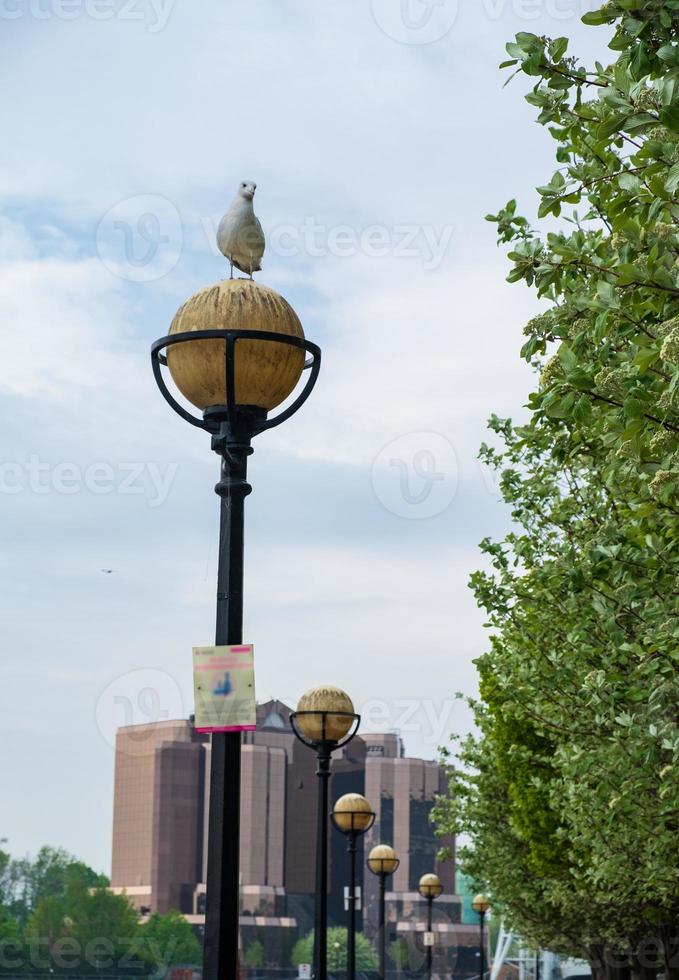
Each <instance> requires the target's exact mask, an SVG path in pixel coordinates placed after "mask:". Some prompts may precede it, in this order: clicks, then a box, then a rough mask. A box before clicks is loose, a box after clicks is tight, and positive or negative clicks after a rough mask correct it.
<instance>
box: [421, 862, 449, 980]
mask: <svg viewBox="0 0 679 980" xmlns="http://www.w3.org/2000/svg"><path fill="white" fill-rule="evenodd" d="M417 890H418V891H419V893H420V895H421V896H422V898H426V900H427V932H428V933H430V934H431V931H432V921H431V910H432V904H433V902H434V899H435V898H438V897H439V895H440V894H441V892H442V891H443V885H442V884H441V879H440V878H439V876H438V875H435V874H433V873H432V874H426V875H422V877H421V878H420V882H419V884H418V886H417ZM429 938H431V935H430V937H429ZM432 948H433V947H432V946H431V945H429V943H427V976H428V977H429V980H431V961H432Z"/></svg>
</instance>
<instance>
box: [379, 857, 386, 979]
mask: <svg viewBox="0 0 679 980" xmlns="http://www.w3.org/2000/svg"><path fill="white" fill-rule="evenodd" d="M386 881H387V876H386V875H385V874H384V872H383V873H382V874H380V952H379V956H380V980H386V976H387V966H386V936H385V932H386V928H387V926H386V918H387V917H386V913H385V904H386V897H385V891H386Z"/></svg>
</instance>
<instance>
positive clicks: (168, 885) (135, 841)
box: [111, 701, 476, 962]
mask: <svg viewBox="0 0 679 980" xmlns="http://www.w3.org/2000/svg"><path fill="white" fill-rule="evenodd" d="M289 714H290V709H289V708H288V707H287V706H286V705H284V704H282V703H281V702H280V701H269V702H267V703H266V704H262V705H259V706H258V708H257V731H255V732H246V733H244V735H243V749H242V784H241V786H242V788H241V866H240V873H241V940H242V942H243V944H244V945H245V946H247V945H248V943H249V942H251V941H252V940H253V939H254V938H260V939H262V940H263V941H264V942H265V946H266V948H267V951H268V956H269V958H271V959H276V960H278V962H281V958H283V959H284V958H285V957H286V956H287V955H288V951H289V949H290V948H291V946H292V944H293V943H294V941H295V940H296V939H297V938H299V937H300V936H301V935H304V934H306V933H307V932H308V931H309V930H310V929H311V928H312V927H313V907H314V901H313V894H314V882H315V834H316V799H317V796H316V794H317V785H316V783H317V779H316V775H315V757H314V754H313V752H311V751H310V750H309V749H308V748H306V747H305V746H304V745H302V744H301V743H300V742H299V741H298V740H297V739H296V738H295V737H294V735H293V734H292V732H291V729H290V725H289V722H288V718H289ZM209 778H210V741H209V737H208V736H205V735H200V734H197V733H196V732H195V731H194V728H193V724H192V722H191V721H190V720H187V721H162V722H156V723H153V724H149V725H132V726H129V727H126V728H121V729H119V731H118V733H117V738H116V756H115V793H114V813H113V856H112V868H111V885H112V887H113V888H114V889H115V890H116V891H121V892H122V891H125V892H126V893H127V895H129V897H130V898H131V900H132V901H133V902H134V903H135V905H136V906H137V907H139V908H140V909H142V908H143V909H144V911H146V909H149V910H152V911H158V912H166V911H167V910H168V909H170V908H177V909H179V910H180V911H182V912H183V913H184V914H185V915H186V916H187V918H188V919H189V921H190V922H192V923H194V924H195V925H196V927H198V928H200V926H202V923H203V915H204V901H205V867H206V859H207V809H208V808H207V805H206V801H207V796H208V792H209ZM445 789H446V784H445V778H444V774H443V771H442V769H441V767H440V766H439V765H438V764H437V763H436V762H433V761H427V760H422V759H409V758H405V757H404V753H403V745H402V742H401V739H400V738H399V736H398V735H395V734H379V735H370V734H368V735H362V736H357V737H356V738H354V739H353V740H352V741H351V742H350V743H349V744H348V745H347V746H346V747H345V748H344V749H341V750H339V751H338V752H337V753H335V756H334V757H333V761H332V779H331V784H330V799H331V802H332V801H333V800H335V799H337V798H338V797H339V796H341V795H342V794H343V793H347V792H358V793H363V794H364V795H365V796H367V798H368V799H369V800H370V802H371V804H372V805H373V808H374V810H375V813H376V819H375V824H374V826H373V828H372V829H371V830H370V831H369V832H368V833H367V834H366V835H365V837H364V838H359V853H358V864H357V867H358V868H359V869H364V872H362V871H360V870H359V882H361V874H362V873H363V881H362V886H363V893H362V894H363V902H362V904H363V928H364V930H365V931H366V933H368V934H372V933H373V932H374V931H375V929H376V928H377V879H376V878H375V876H374V875H372V874H370V872H369V871H367V869H365V860H364V855H365V854H367V852H368V850H369V849H370V848H371V847H372V846H373V844H376V843H378V842H383V843H389V844H392V845H393V846H394V847H395V848H396V850H397V852H398V854H399V857H400V859H401V864H400V866H399V868H398V870H397V872H396V873H395V875H394V876H393V878H392V879H391V880H390V881H389V883H388V888H389V891H388V892H387V919H388V929H389V940H390V941H393V940H394V939H396V938H398V937H403V938H404V939H406V940H407V941H408V942H410V941H411V940H413V939H414V937H415V936H416V934H417V935H419V934H420V933H421V931H422V928H423V926H422V922H423V917H424V915H425V910H424V907H423V903H422V900H421V899H420V898H419V896H418V894H417V883H418V880H419V878H420V876H421V875H422V874H424V873H425V872H427V871H431V870H434V869H435V870H436V871H437V872H438V874H439V876H440V877H441V880H442V882H443V885H444V893H443V895H442V896H441V897H440V899H438V900H437V902H436V905H435V909H436V916H437V945H438V944H439V943H440V944H441V945H442V947H446V948H447V949H448V952H449V953H452V952H453V949H454V948H457V947H469V949H471V948H472V947H473V946H474V943H475V941H476V938H475V937H476V931H475V930H474V928H473V927H471V926H463V925H460V924H459V923H460V899H459V898H457V897H456V895H455V870H454V863H453V861H446V862H445V863H443V864H440V865H439V864H438V863H437V861H436V852H437V850H438V848H439V847H440V846H441V841H438V840H437V839H436V838H435V837H434V835H433V832H432V827H431V825H430V823H429V813H430V811H431V808H432V805H433V801H434V797H435V796H436V794H438V793H440V792H444V791H445ZM447 843H448V845H449V846H450V842H447ZM346 861H347V855H346V839H345V838H344V836H343V835H341V834H339V833H337V832H336V831H332V830H331V838H330V895H329V920H330V924H331V925H332V924H343V923H344V882H345V880H346V874H345V872H346ZM467 933H469V935H467ZM456 958H457V959H459V956H456Z"/></svg>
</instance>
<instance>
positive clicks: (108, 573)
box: [102, 568, 115, 575]
mask: <svg viewBox="0 0 679 980" xmlns="http://www.w3.org/2000/svg"><path fill="white" fill-rule="evenodd" d="M102 572H103V573H104V575H110V574H111V573H112V572H115V568H102Z"/></svg>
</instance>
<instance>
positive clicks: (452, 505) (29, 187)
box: [0, 0, 607, 871]
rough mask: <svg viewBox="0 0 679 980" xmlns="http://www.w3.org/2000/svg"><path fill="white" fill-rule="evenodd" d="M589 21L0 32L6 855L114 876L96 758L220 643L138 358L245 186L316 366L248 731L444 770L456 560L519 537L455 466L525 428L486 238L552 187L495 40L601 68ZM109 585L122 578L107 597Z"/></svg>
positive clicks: (179, 476)
mask: <svg viewBox="0 0 679 980" xmlns="http://www.w3.org/2000/svg"><path fill="white" fill-rule="evenodd" d="M593 6H596V3H595V2H594V0H591V2H590V0H426V2H425V0H341V2H340V0H315V2H312V0H304V2H302V0H284V2H281V0H192V2H190V0H154V2H151V0H148V2H147V0H0V21H2V23H1V24H0V54H1V59H0V64H1V65H2V67H1V69H0V72H1V74H2V76H4V78H3V82H4V85H3V91H4V92H5V97H4V98H3V100H2V102H1V103H0V131H1V132H2V133H3V140H2V142H3V152H2V155H1V159H0V199H1V200H2V208H1V216H0V257H1V258H2V264H1V266H0V324H1V325H2V338H3V340H2V357H1V358H0V411H1V412H2V417H3V420H4V426H3V440H2V449H1V451H0V513H1V515H2V516H1V522H2V524H1V526H2V540H3V547H2V551H1V552H0V569H1V572H2V597H3V602H2V624H3V656H2V664H1V667H0V670H1V672H2V676H1V677H0V734H1V744H2V752H1V759H0V785H2V787H3V790H2V793H1V794H0V837H5V838H6V839H7V844H6V845H5V846H7V847H8V849H9V850H10V851H11V853H13V854H15V855H17V856H19V855H23V854H26V853H29V854H34V853H35V852H36V851H37V849H38V848H39V847H40V846H41V845H42V844H51V845H54V846H63V847H65V848H67V849H68V850H69V851H71V852H73V853H75V854H77V855H78V856H79V857H80V858H82V859H83V860H86V861H87V862H88V863H90V864H91V865H93V866H94V867H95V868H97V869H100V870H104V871H108V870H109V868H110V839H111V816H112V798H113V738H114V734H115V730H116V728H117V727H118V726H119V725H123V724H134V723H141V722H147V721H153V720H158V719H162V718H176V717H185V716H187V715H188V714H189V713H190V712H191V711H192V709H193V705H192V681H191V648H192V647H193V646H197V645H206V644H210V643H211V642H212V641H213V631H214V593H215V575H216V567H215V558H216V544H217V528H218V499H217V497H216V496H215V494H214V492H213V487H214V484H215V482H216V480H217V477H218V469H219V466H218V459H217V457H216V456H215V455H214V454H212V453H211V451H210V446H209V438H208V436H207V435H206V434H205V433H203V432H201V431H200V430H198V429H194V428H193V427H191V426H189V425H187V424H186V423H185V422H183V421H182V420H181V419H180V418H179V417H178V416H176V415H174V414H173V413H172V412H171V411H170V409H169V408H168V406H167V405H166V404H165V402H164V401H163V399H162V398H161V396H160V394H159V392H158V391H157V389H156V387H155V384H154V381H153V377H152V374H151V369H150V358H149V348H150V344H151V343H152V341H153V340H154V339H156V338H157V337H160V336H163V335H164V334H165V333H167V330H168V328H169V324H170V322H171V319H172V317H173V315H174V313H175V311H176V310H177V308H178V307H179V306H180V305H181V304H182V303H183V302H184V301H185V300H186V299H187V298H188V297H189V296H190V295H191V294H192V293H194V292H195V291H196V290H198V289H199V288H201V287H202V286H204V285H207V284H209V283H212V282H215V281H217V280H219V279H221V278H224V277H225V276H226V275H227V274H228V272H227V269H226V263H225V260H224V259H223V258H222V257H221V256H220V254H219V252H218V251H217V249H216V246H215V243H214V233H215V230H216V226H217V223H218V221H219V218H220V217H221V215H222V213H223V212H224V211H225V210H226V208H227V206H228V204H229V202H230V200H231V197H232V196H233V193H234V191H235V188H236V187H237V185H238V183H239V181H240V180H241V179H244V178H246V179H251V180H255V181H256V182H257V184H258V190H257V194H256V197H255V210H256V213H257V214H258V216H259V217H260V220H261V222H262V225H263V227H264V229H265V232H266V235H267V242H268V245H267V251H266V253H265V256H264V262H263V270H262V272H261V273H259V274H258V276H257V278H258V280H259V281H260V282H262V283H265V284H267V285H269V286H271V287H273V288H274V289H276V290H278V291H279V292H280V293H282V294H283V295H284V296H285V297H286V299H287V300H288V301H289V302H290V303H292V305H293V306H294V307H295V309H296V311H297V313H298V314H299V316H300V319H301V321H302V324H303V326H304V329H305V332H306V336H307V337H308V338H309V339H311V340H313V341H315V342H316V343H318V344H320V346H321V347H322V349H323V365H322V369H321V374H320V377H319V380H318V384H317V387H316V389H315V391H314V392H313V394H312V397H311V398H310V400H309V401H308V402H307V404H306V405H305V406H304V408H303V409H302V410H301V411H300V412H299V413H298V414H297V415H296V416H295V417H294V418H293V419H291V420H290V421H288V422H286V423H285V424H284V425H282V426H280V427H279V428H277V429H275V430H272V431H271V432H267V433H264V434H262V435H261V436H260V437H258V439H257V440H256V442H255V454H254V456H253V457H252V459H251V463H250V476H251V482H252V485H253V493H252V495H251V496H250V497H249V498H248V500H247V515H246V581H245V589H246V592H245V630H244V640H245V641H246V642H252V643H254V645H255V658H256V687H257V695H258V698H259V699H260V700H265V699H268V698H269V697H277V698H280V699H283V700H285V701H287V702H288V703H290V704H294V703H295V702H296V701H297V699H298V697H299V696H300V695H301V693H302V692H303V691H305V690H306V689H308V688H310V687H313V686H315V685H317V684H319V683H330V684H336V685H338V686H340V687H342V688H344V689H345V690H346V691H347V692H348V693H349V694H350V695H351V697H352V698H353V700H354V703H355V705H356V707H357V709H358V710H359V711H361V712H362V715H363V723H362V725H363V730H365V731H385V730H393V729H398V730H399V731H400V732H401V734H402V736H403V738H404V740H405V744H406V748H407V751H408V753H409V754H411V755H417V756H421V757H424V758H434V757H435V756H436V754H437V747H438V746H439V745H441V744H444V743H446V742H447V741H448V739H449V737H450V735H451V734H452V733H462V732H464V731H466V730H467V728H468V726H469V723H470V722H469V715H468V712H467V709H466V707H465V705H464V702H462V701H459V700H456V699H455V697H454V695H455V692H457V691H462V692H464V693H465V694H473V693H474V691H475V671H474V666H473V660H474V658H475V657H478V656H479V655H480V654H481V653H482V652H483V650H484V648H485V644H486V642H487V634H486V632H485V630H484V627H483V614H482V612H481V611H480V610H478V609H477V607H476V604H475V601H474V597H473V595H472V594H471V592H470V591H469V589H468V588H467V581H468V578H469V575H470V573H471V572H472V571H473V570H474V569H475V568H478V567H480V566H481V558H480V556H479V552H478V547H477V546H478V542H479V541H480V540H481V539H482V538H483V537H485V536H487V535H490V536H495V537H497V536H501V535H503V534H504V533H506V531H507V529H508V528H509V526H510V525H509V516H508V514H507V511H506V509H505V508H504V506H503V505H502V503H501V502H500V499H499V494H498V492H497V485H496V483H495V480H494V477H493V474H491V473H487V472H484V471H483V470H482V468H481V466H480V464H479V462H478V461H477V452H478V447H479V444H480V443H481V441H482V440H483V439H484V438H486V431H485V426H486V420H487V418H488V416H489V415H490V414H491V413H497V414H498V415H502V416H512V417H513V418H517V419H520V418H522V417H525V410H524V407H523V406H524V404H525V401H526V397H527V394H528V392H529V390H530V387H531V385H532V384H533V382H534V379H533V377H532V375H531V373H530V371H529V369H528V368H527V366H526V365H525V364H524V363H523V362H522V361H521V360H520V357H519V349H520V346H521V342H522V341H521V337H522V328H523V325H524V324H525V322H526V321H527V320H528V319H529V318H530V317H531V316H533V315H535V313H536V312H539V310H540V309H541V307H540V306H539V305H538V303H537V301H536V299H535V297H534V296H533V295H532V294H531V293H530V292H529V291H528V290H526V289H525V288H524V287H523V286H519V285H514V286H510V285H508V284H507V283H506V281H505V276H506V274H507V271H508V264H507V260H506V257H505V256H504V254H503V251H502V250H501V249H498V248H497V246H496V243H495V232H494V227H493V226H492V225H491V224H489V223H487V222H485V221H484V215H485V214H486V213H488V212H489V211H490V212H492V211H495V210H497V209H498V208H499V207H501V206H502V205H503V204H504V203H505V202H506V201H507V200H508V199H509V198H511V197H516V198H517V199H518V201H519V210H520V211H521V212H522V213H526V214H528V215H530V216H533V215H534V213H535V211H536V207H537V203H536V202H537V194H536V192H535V190H534V188H535V187H536V186H537V185H538V184H541V183H544V182H546V180H547V179H548V177H549V176H551V173H552V172H553V169H554V164H553V149H552V145H551V140H550V138H549V135H548V134H547V133H546V132H545V131H544V130H543V129H542V128H541V127H539V126H537V125H536V124H535V121H534V117H533V110H532V109H531V108H530V107H529V106H528V105H527V104H526V103H525V102H524V101H523V98H522V96H523V94H524V92H525V91H526V90H527V87H528V86H527V85H526V81H525V79H523V78H517V79H516V80H515V81H514V82H513V83H512V84H511V85H509V86H508V87H506V88H504V89H503V87H502V86H503V83H504V81H505V75H504V74H503V73H502V72H500V71H499V70H498V67H497V66H498V64H499V62H500V61H502V60H503V58H504V44H505V43H506V41H508V40H511V39H512V37H513V35H514V34H515V33H516V32H517V31H530V32H533V33H539V34H541V33H545V34H548V35H550V36H559V35H567V36H569V37H570V38H572V51H573V52H575V53H578V54H579V55H581V56H582V57H583V58H584V59H585V60H592V59H593V58H594V57H596V56H601V57H603V58H605V57H606V55H605V43H606V40H607V38H606V35H605V29H604V33H603V34H602V29H601V28H598V29H597V28H587V27H584V26H583V25H582V24H581V23H580V17H581V15H582V14H583V13H585V12H586V11H587V10H589V9H592V7H593ZM102 569H113V571H112V572H111V573H110V574H107V573H105V572H103V571H102Z"/></svg>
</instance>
